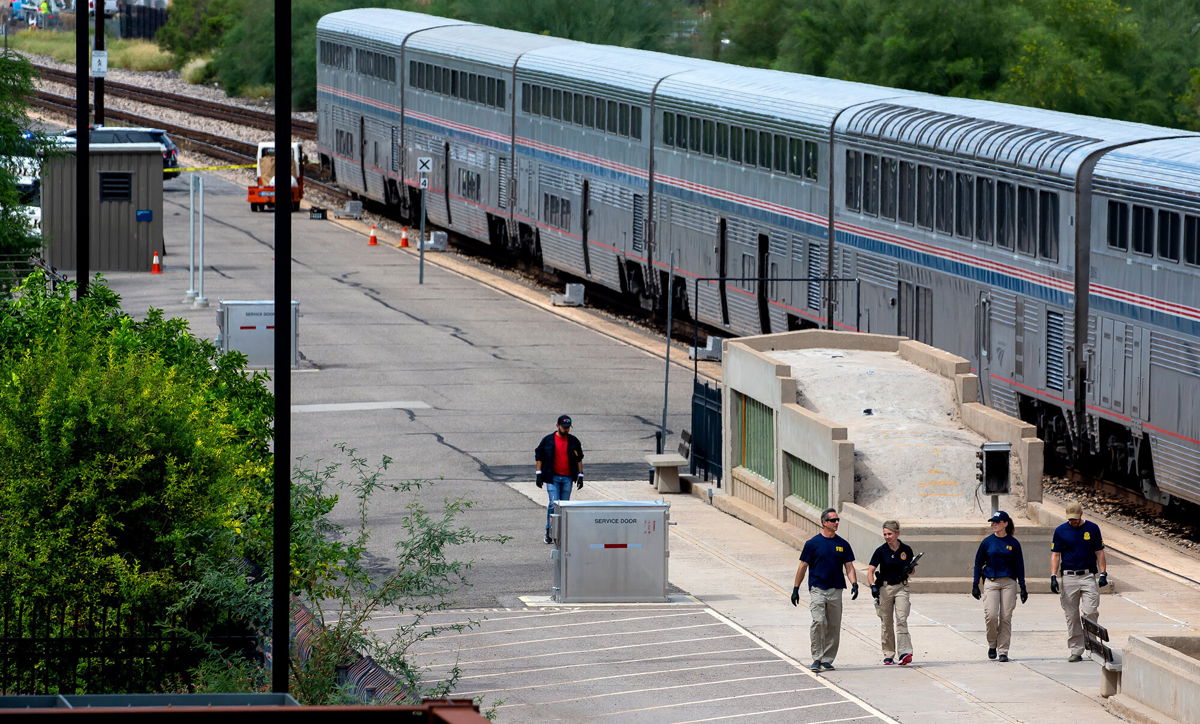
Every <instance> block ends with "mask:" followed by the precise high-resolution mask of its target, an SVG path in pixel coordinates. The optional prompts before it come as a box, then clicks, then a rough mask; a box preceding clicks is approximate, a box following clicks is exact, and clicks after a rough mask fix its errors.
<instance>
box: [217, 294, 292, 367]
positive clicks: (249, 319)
mask: <svg viewBox="0 0 1200 724" xmlns="http://www.w3.org/2000/svg"><path fill="white" fill-rule="evenodd" d="M299 317H300V302H297V301H295V300H293V301H292V355H291V361H290V366H291V367H292V369H295V368H296V366H297V364H298V362H299V359H300V358H299V354H298V353H297V350H296V338H297V337H298V336H299V325H298V323H297V322H298V318H299ZM217 347H218V348H219V349H220V350H221V351H222V352H241V353H242V354H244V355H246V366H247V367H274V366H275V302H274V300H271V299H268V300H265V301H255V302H243V301H227V300H221V301H220V302H219V306H218V307H217Z"/></svg>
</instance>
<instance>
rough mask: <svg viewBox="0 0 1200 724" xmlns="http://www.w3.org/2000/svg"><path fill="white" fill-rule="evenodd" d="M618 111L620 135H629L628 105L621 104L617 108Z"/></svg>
mask: <svg viewBox="0 0 1200 724" xmlns="http://www.w3.org/2000/svg"><path fill="white" fill-rule="evenodd" d="M618 110H619V111H620V134H621V135H622V136H628V135H629V104H628V103H622V104H621V105H620V106H618Z"/></svg>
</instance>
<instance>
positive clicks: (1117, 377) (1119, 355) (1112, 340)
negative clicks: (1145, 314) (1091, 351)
mask: <svg viewBox="0 0 1200 724" xmlns="http://www.w3.org/2000/svg"><path fill="white" fill-rule="evenodd" d="M1127 330H1128V325H1126V324H1125V323H1124V322H1118V321H1115V320H1112V319H1107V318H1103V317H1102V318H1101V319H1100V366H1099V367H1100V369H1101V370H1103V371H1104V374H1103V375H1101V376H1100V379H1099V380H1098V381H1099V383H1100V406H1101V407H1102V408H1105V409H1109V410H1112V411H1113V412H1119V413H1122V414H1124V413H1125V384H1126V369H1125V365H1126V335H1127V333H1128V332H1127ZM1131 341H1132V340H1131ZM1092 374H1096V373H1095V372H1093V373H1092Z"/></svg>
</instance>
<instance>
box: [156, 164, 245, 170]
mask: <svg viewBox="0 0 1200 724" xmlns="http://www.w3.org/2000/svg"><path fill="white" fill-rule="evenodd" d="M226 168H258V164H254V163H243V164H239V165H237V166H196V167H195V168H175V169H171V170H172V171H220V170H222V169H226Z"/></svg>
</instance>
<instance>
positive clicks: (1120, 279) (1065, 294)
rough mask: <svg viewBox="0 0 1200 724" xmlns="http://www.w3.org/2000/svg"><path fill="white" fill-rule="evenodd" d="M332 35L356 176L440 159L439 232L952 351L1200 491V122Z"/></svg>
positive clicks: (1147, 484)
mask: <svg viewBox="0 0 1200 724" xmlns="http://www.w3.org/2000/svg"><path fill="white" fill-rule="evenodd" d="M317 44H318V48H317V51H318V55H317V58H318V65H317V110H318V127H319V134H318V146H319V153H320V158H321V162H322V164H323V165H325V166H326V167H327V168H328V169H329V171H330V172H331V173H332V174H333V176H334V178H335V180H336V182H337V183H338V184H340V185H341V186H342V187H343V188H345V189H347V190H348V191H350V192H352V193H355V194H357V195H360V196H362V197H365V198H370V199H374V200H376V201H379V202H382V203H386V204H389V205H393V206H395V207H396V210H397V211H398V212H400V213H402V214H405V215H408V216H409V217H410V218H411V215H412V213H413V212H414V211H415V210H416V208H417V207H418V204H419V202H420V194H421V193H422V190H421V188H420V185H421V181H422V179H421V175H420V174H418V172H417V159H418V158H420V157H429V158H432V160H433V170H432V172H431V173H428V174H426V175H425V181H426V183H427V185H428V188H427V190H425V191H424V193H425V194H426V199H425V201H426V208H427V213H428V216H429V218H430V219H431V221H432V222H433V223H435V224H438V225H440V226H443V227H445V228H448V229H451V230H453V231H455V232H457V233H459V234H461V235H465V236H468V237H473V238H475V239H478V240H480V241H482V242H485V243H488V244H490V245H492V246H494V247H495V248H496V249H497V250H498V251H502V252H504V253H508V254H514V255H515V254H525V255H530V256H532V257H533V258H534V259H536V260H539V261H540V262H541V264H543V265H544V266H545V267H546V268H549V269H554V270H559V271H562V272H565V273H567V274H570V275H574V276H577V277H580V278H582V279H585V280H589V281H590V282H593V283H595V284H600V285H604V286H606V287H609V288H612V289H614V290H619V291H621V292H623V293H626V294H628V295H630V297H631V298H636V299H639V300H640V301H641V302H642V303H643V305H644V306H645V307H646V308H648V309H649V308H655V307H656V306H658V305H662V304H663V303H664V302H665V301H666V299H667V294H672V295H674V297H673V299H674V301H675V303H676V309H683V310H685V313H686V314H688V315H690V316H691V317H693V318H695V319H698V320H700V321H701V322H704V323H705V324H707V325H710V326H712V327H714V328H718V329H723V330H727V331H729V333H730V334H758V333H767V332H775V331H781V330H789V329H799V328H805V327H814V326H822V327H830V328H839V329H846V330H862V331H866V332H876V333H887V334H899V335H904V336H907V337H910V338H913V339H916V340H919V341H922V342H926V343H928V344H931V345H933V346H935V347H938V348H941V349H944V350H948V351H950V352H953V353H955V354H958V355H961V356H963V357H965V358H967V359H970V360H972V361H973V364H974V365H975V366H976V369H977V370H978V372H979V376H980V380H981V387H982V390H983V395H984V399H985V401H986V402H987V403H988V404H989V405H991V406H992V407H994V408H996V409H998V410H1001V411H1003V412H1006V413H1008V414H1011V415H1016V416H1019V417H1021V418H1023V419H1025V420H1027V421H1029V422H1032V423H1035V424H1036V425H1037V426H1038V430H1039V433H1040V435H1041V436H1042V437H1043V439H1045V440H1046V443H1047V446H1048V448H1049V449H1050V450H1052V451H1056V452H1057V453H1059V454H1060V455H1062V456H1064V457H1065V458H1067V459H1068V460H1070V461H1072V462H1073V463H1074V464H1076V465H1079V466H1081V467H1091V468H1093V469H1096V470H1097V471H1098V472H1103V473H1105V474H1107V475H1118V476H1120V475H1123V476H1127V477H1128V478H1129V479H1130V480H1132V481H1134V482H1135V483H1138V484H1140V485H1141V487H1142V489H1143V491H1144V493H1145V494H1146V495H1147V497H1148V498H1151V499H1153V500H1157V501H1158V502H1162V503H1167V502H1170V501H1171V500H1172V498H1175V499H1179V500H1185V501H1190V502H1191V503H1200V414H1198V413H1197V410H1200V284H1197V282H1198V281H1200V134H1194V133H1188V132H1184V131H1179V130H1174V129H1168V128H1158V127H1154V126H1147V125H1139V124H1134V123H1126V122H1120V121H1112V120H1105V119H1100V118H1089V117H1084V116H1077V115H1070V114H1065V113H1058V112H1052V111H1043V110H1037V109H1032V108H1024V107H1018V106H1011V105H1005V104H1000V103H992V102H986V101H977V100H968V99H961V98H942V97H937V96H932V95H928V94H922V93H915V92H909V91H903V90H896V89H892V88H884V87H878V86H872V85H865V84H861V83H852V82H844V81H836V80H829V79H824V78H816V77H811V76H805V75H798V74H793V73H784V72H779V71H771V70H759V69H751V68H742V67H736V66H731V65H727V64H722V63H716V62H712V61H706V60H699V59H691V58H685V57H676V56H670V55H664V54H660V53H653V52H648V51H640V50H630V49H624V48H615V47H606V46H596V45H589V44H585V43H579V42H574V41H569V40H562V39H557V38H552V37H547V36H543V35H531V34H526V33H520V32H514V31H508V30H502V29H498V28H492V27H486V26H482V25H475V24H470V23H465V22H460V21H455V20H449V19H445V18H440V17H434V16H429V15H422V14H418V13H410V12H403V11H394V10H378V9H359V10H347V11H343V12H337V13H332V14H330V15H326V16H324V17H323V18H321V20H320V21H319V23H318V26H317ZM672 266H673V272H674V273H673V274H671V273H670V271H671V267H672ZM833 278H837V279H851V280H856V282H855V283H854V284H848V283H842V282H833V281H826V280H829V279H833Z"/></svg>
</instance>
